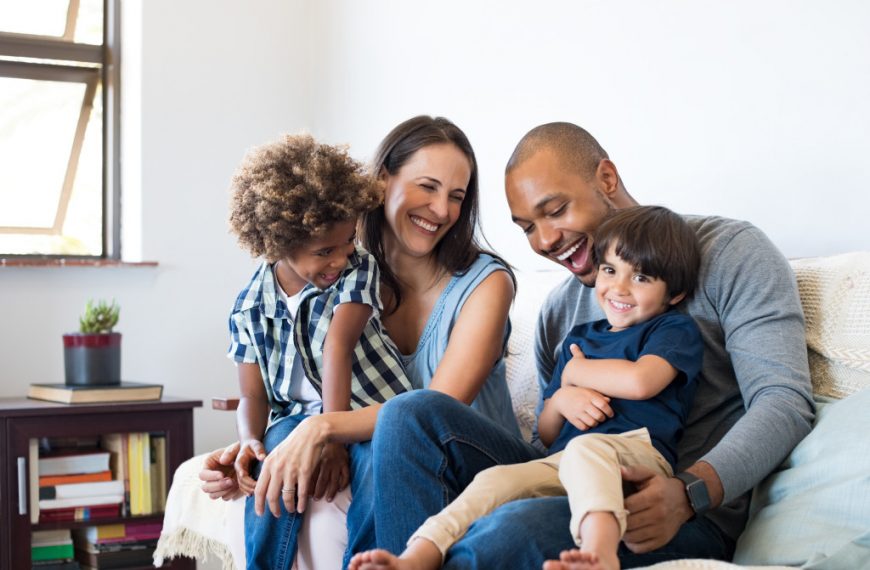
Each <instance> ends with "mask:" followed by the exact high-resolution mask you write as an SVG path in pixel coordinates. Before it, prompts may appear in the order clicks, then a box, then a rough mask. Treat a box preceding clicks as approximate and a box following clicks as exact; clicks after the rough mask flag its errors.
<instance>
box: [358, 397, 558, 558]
mask: <svg viewBox="0 0 870 570" xmlns="http://www.w3.org/2000/svg"><path fill="white" fill-rule="evenodd" d="M372 448H373V450H372V454H373V458H372V462H373V474H374V475H373V476H374V480H375V481H377V486H376V488H375V490H374V496H375V509H374V517H375V529H376V536H377V544H378V548H384V549H386V550H389V551H391V552H394V553H397V554H398V553H400V552H402V550H404V548H405V543H406V542H407V540H408V538H409V537H410V536H411V534H412V533H413V532H414V531H415V530H417V527H419V526H420V525H421V524H422V523H423V521H425V520H426V518H427V517H429V516H430V515H433V514H435V513H437V512H438V511H440V510H441V509H442V508H444V507H445V506H446V505H447V504H448V503H450V501H452V500H453V499H455V498H456V496H457V495H459V493H461V492H462V490H463V489H465V487H466V486H467V485H468V484H469V483H470V482H471V480H472V479H474V476H475V475H476V474H477V473H478V472H479V471H482V470H484V469H486V468H488V467H492V466H494V465H503V464H508V463H521V462H525V461H529V460H531V459H537V458H538V457H541V452H540V451H538V450H537V449H535V448H534V447H532V446H531V445H529V444H528V443H526V442H525V441H523V440H522V439H520V438H518V437H516V436H515V435H513V434H512V433H511V432H509V431H507V430H506V429H504V428H503V427H501V426H499V425H497V424H496V423H494V422H493V421H492V420H490V419H489V418H486V417H484V416H483V415H482V414H480V413H479V412H477V411H476V410H474V409H472V408H470V407H469V406H466V405H465V404H462V403H460V402H458V401H456V400H454V399H453V398H451V397H450V396H447V395H444V394H442V393H440V392H434V391H431V390H414V391H412V392H406V393H404V394H400V395H399V396H396V397H395V398H392V399H390V400H389V401H388V402H387V403H386V404H384V407H383V408H381V411H380V414H379V416H378V423H377V427H376V428H375V435H374V439H373V440H372ZM354 502H356V497H354ZM565 528H567V526H566V527H565Z"/></svg>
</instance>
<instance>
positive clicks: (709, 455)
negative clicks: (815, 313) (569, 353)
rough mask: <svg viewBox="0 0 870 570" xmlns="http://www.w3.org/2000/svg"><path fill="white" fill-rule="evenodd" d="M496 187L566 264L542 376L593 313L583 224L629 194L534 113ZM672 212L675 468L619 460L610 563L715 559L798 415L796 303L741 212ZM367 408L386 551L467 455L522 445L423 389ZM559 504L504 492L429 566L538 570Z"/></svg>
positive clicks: (786, 275)
mask: <svg viewBox="0 0 870 570" xmlns="http://www.w3.org/2000/svg"><path fill="white" fill-rule="evenodd" d="M505 189H506V193H507V199H508V204H509V206H510V210H511V215H512V218H513V221H514V222H515V223H516V224H517V225H518V226H519V227H520V228H521V229H522V230H523V232H524V233H525V234H526V236H527V238H528V240H529V245H530V246H531V247H532V248H533V249H534V250H535V251H536V252H537V253H539V254H540V255H542V256H544V257H546V258H548V259H551V260H553V261H554V262H556V263H559V264H560V265H563V266H564V267H566V269H568V271H570V272H571V274H572V278H569V279H568V280H566V281H565V282H564V283H562V284H561V285H560V286H558V287H557V288H556V289H555V290H554V291H553V292H552V293H551V295H550V297H549V298H548V300H547V302H546V304H545V306H544V307H543V309H542V311H541V315H540V319H539V323H538V330H537V337H536V358H537V364H538V379H539V382H540V383H541V384H542V387H543V386H544V385H545V384H546V383H547V382H549V380H550V377H551V373H552V370H553V367H554V365H555V362H556V351H557V349H558V347H559V345H560V343H561V341H562V339H563V338H564V337H565V335H566V334H567V333H568V331H569V330H570V328H571V327H572V326H574V325H575V324H577V323H582V322H587V321H591V320H596V319H600V318H602V317H603V314H602V313H601V312H600V309H599V308H598V307H597V304H596V303H595V297H594V292H593V290H592V289H590V287H592V285H593V284H594V281H595V276H596V271H597V267H596V265H595V263H594V261H593V259H592V254H591V251H592V242H593V239H594V232H595V229H596V228H597V227H598V225H599V224H600V223H601V221H602V220H603V218H604V217H605V216H606V215H607V213H608V212H609V211H610V210H612V209H614V208H624V207H628V206H633V205H636V202H635V200H634V199H633V198H632V197H631V196H630V195H629V194H628V192H627V191H626V189H625V186H624V185H623V183H622V180H621V179H620V177H619V173H618V171H617V169H616V166H615V165H614V163H613V162H612V161H611V160H610V159H609V157H608V156H607V154H606V152H605V151H604V150H603V149H602V148H601V146H600V145H599V144H598V142H597V141H596V140H595V139H594V138H593V137H592V136H591V135H590V134H589V133H587V132H586V131H585V130H583V129H581V128H580V127H578V126H576V125H572V124H569V123H550V124H546V125H541V126H539V127H537V128H535V129H533V130H532V131H530V132H529V133H528V134H527V135H526V136H525V137H523V139H522V140H521V141H520V143H519V144H518V145H517V148H516V150H515V151H514V153H513V155H512V156H511V158H510V160H509V161H508V165H507V169H506V176H505ZM687 221H688V222H689V224H690V225H691V226H692V227H693V228H694V229H695V231H696V232H697V235H698V238H699V240H700V243H701V252H702V253H701V255H702V265H701V277H700V285H699V288H698V291H696V293H695V296H694V298H693V300H692V301H691V302H689V303H687V304H686V306H685V307H684V310H685V311H686V312H688V313H689V314H690V315H691V316H692V317H694V318H695V320H696V322H697V324H698V326H699V327H700V329H701V334H702V337H703V340H704V365H703V369H702V372H701V376H700V379H699V386H698V391H697V395H696V397H695V401H694V404H693V407H692V413H691V414H690V417H689V421H688V425H687V429H686V432H685V434H684V436H683V439H682V440H681V442H680V445H679V449H678V453H679V461H678V469H677V476H676V477H672V478H666V477H664V476H662V475H653V474H652V473H651V472H649V471H646V470H645V469H643V468H640V467H635V468H628V469H625V470H624V471H623V478H624V479H625V481H626V482H627V483H630V484H632V485H634V486H635V488H636V489H637V492H636V493H634V494H633V495H631V496H629V497H627V499H626V502H625V507H626V509H627V510H628V511H629V513H630V515H629V518H628V525H627V532H626V534H625V536H624V539H623V546H622V547H621V548H620V561H621V564H622V565H623V566H624V567H631V566H639V565H647V564H652V563H655V562H659V561H662V560H668V559H673V558H687V557H703V558H719V559H730V557H731V555H732V554H733V550H734V544H735V541H736V539H737V537H738V535H739V533H740V531H741V530H742V529H743V526H744V525H745V522H746V513H747V509H748V503H749V494H748V492H749V491H750V490H751V489H752V487H753V486H755V485H756V484H757V483H758V482H759V481H760V480H761V479H762V478H763V477H764V476H765V475H766V474H767V473H769V472H770V471H771V470H772V469H774V468H775V467H776V466H777V465H778V464H779V463H780V462H781V461H782V460H783V459H784V458H785V456H786V455H787V454H788V453H789V451H791V449H792V448H793V447H794V445H796V444H797V442H799V441H800V440H801V439H802V438H803V437H804V436H805V435H806V434H807V433H808V432H809V430H810V428H811V426H812V420H813V414H814V408H813V403H812V393H811V392H812V391H811V386H810V381H809V372H808V368H807V359H806V346H805V337H804V322H803V315H802V312H801V307H800V302H799V299H798V293H797V286H796V284H795V281H794V278H793V276H792V273H791V270H790V268H789V266H788V263H787V261H786V260H785V259H784V258H783V256H782V255H781V254H780V253H779V252H778V251H777V250H776V248H775V247H774V246H773V245H772V244H771V242H770V241H769V240H768V239H767V238H766V237H765V236H764V234H763V233H762V232H761V231H759V230H758V229H757V228H755V227H753V226H752V225H751V224H748V223H745V222H739V221H735V220H728V219H724V218H716V217H696V216H690V217H687ZM381 415H382V417H381V418H380V421H379V424H378V432H377V433H376V434H375V441H374V447H375V461H374V466H375V470H376V472H377V470H379V469H383V470H385V471H384V476H383V477H380V478H378V480H379V481H384V482H386V483H385V484H384V485H381V488H379V489H378V491H377V501H378V502H377V505H378V509H376V512H377V513H378V514H377V515H376V517H377V533H378V543H379V546H380V547H382V548H386V549H388V550H392V551H394V552H401V550H402V547H403V546H404V542H403V541H404V540H406V539H407V537H408V536H410V534H411V532H412V531H413V530H414V529H415V528H416V525H418V524H419V523H422V522H423V520H424V519H425V518H426V517H427V516H429V515H432V514H434V513H435V512H437V511H438V510H439V509H440V508H442V507H443V506H444V505H445V504H446V502H449V501H450V500H452V499H453V498H454V497H455V496H456V494H457V493H458V492H460V491H461V490H462V488H464V486H465V485H467V484H468V482H470V480H471V479H472V478H473V477H474V475H475V474H476V473H478V472H479V471H481V470H482V469H483V468H486V467H489V466H491V465H494V464H498V463H513V462H518V461H527V460H528V459H529V458H531V457H533V456H535V455H536V452H535V451H533V450H530V449H529V448H528V447H523V446H522V445H520V444H518V443H517V442H516V441H514V440H513V438H511V437H510V436H509V435H507V432H505V431H504V430H501V429H500V428H499V427H498V426H495V425H493V424H491V423H490V422H487V421H486V420H485V419H484V418H482V417H479V415H476V414H475V413H474V412H473V411H472V410H469V409H463V407H462V406H461V405H452V404H451V403H450V402H446V401H444V399H442V398H438V397H437V396H436V395H433V394H431V393H426V392H420V393H411V394H407V395H403V396H401V397H398V398H396V399H394V400H392V401H391V402H389V403H388V404H387V405H386V406H385V407H384V408H383V410H382V411H381ZM603 419H604V416H603V414H602V413H601V411H600V410H596V409H595V408H592V409H591V410H586V411H583V410H578V417H577V418H576V422H577V423H576V424H575V425H577V426H578V427H580V425H582V424H584V423H585V424H587V425H590V424H594V423H596V422H597V421H600V420H603ZM572 423H574V422H572ZM382 427H383V428H384V429H383V430H382V429H381V428H382ZM388 449H392V450H393V455H394V457H393V458H389V457H388V456H387V453H388V451H387V450H388ZM395 450H403V451H402V452H401V453H396V451H395ZM388 473H389V476H387V474H388ZM388 505H389V507H390V508H389V509H387V508H386V507H387V506H388ZM381 511H383V512H381ZM387 511H389V513H388V512H387ZM397 511H398V512H400V513H402V514H401V515H400V516H396V515H395V513H396V512H397ZM569 517H570V511H569V508H568V501H567V499H566V498H564V497H554V498H538V499H526V500H522V501H516V502H514V503H511V504H508V505H505V506H503V507H501V508H499V509H498V510H496V511H495V512H493V513H492V514H491V515H490V516H489V517H486V518H484V519H481V520H480V521H478V522H477V523H476V524H475V525H474V526H472V527H471V529H470V530H469V532H468V533H467V534H466V536H465V537H464V538H463V539H462V540H460V541H459V542H458V543H457V544H456V545H455V546H454V547H453V548H452V549H451V550H450V551H449V552H448V554H447V557H446V559H445V568H454V567H455V568H495V567H498V566H505V565H510V567H515V568H535V567H537V568H540V567H541V564H542V563H543V561H544V560H547V559H555V558H558V556H559V553H560V552H561V551H563V550H567V549H570V548H572V546H573V542H572V540H571V535H570V533H569V532H568V523H569ZM412 524H413V525H414V526H410V525H412ZM409 527H410V528H409ZM549 567H553V568H558V567H561V564H560V563H558V562H557V563H550V564H549V565H548V568H549ZM565 567H568V566H567V565H566V566H565Z"/></svg>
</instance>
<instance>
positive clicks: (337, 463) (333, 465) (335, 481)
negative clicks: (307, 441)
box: [313, 443, 350, 502]
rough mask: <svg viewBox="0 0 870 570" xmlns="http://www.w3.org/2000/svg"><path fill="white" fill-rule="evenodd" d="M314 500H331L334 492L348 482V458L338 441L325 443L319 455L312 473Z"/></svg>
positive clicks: (341, 488) (342, 488)
mask: <svg viewBox="0 0 870 570" xmlns="http://www.w3.org/2000/svg"><path fill="white" fill-rule="evenodd" d="M313 479H314V486H313V487H314V495H313V497H314V500H319V499H322V498H324V497H325V498H326V500H327V501H330V502H331V501H332V499H334V498H335V495H336V493H338V492H339V491H342V490H344V488H345V487H347V485H348V483H350V458H349V457H348V455H347V448H346V447H345V446H344V445H342V444H340V443H327V444H326V445H325V446H323V453H321V455H320V465H319V466H318V468H317V470H316V471H315V473H314V477H313Z"/></svg>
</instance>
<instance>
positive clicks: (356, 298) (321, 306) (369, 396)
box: [227, 247, 413, 419]
mask: <svg viewBox="0 0 870 570" xmlns="http://www.w3.org/2000/svg"><path fill="white" fill-rule="evenodd" d="M278 287H279V285H278V282H277V279H276V278H275V274H274V272H273V268H272V266H271V265H270V264H269V263H267V262H263V264H262V265H260V267H259V269H257V272H256V273H254V276H253V278H252V279H251V281H250V283H248V285H247V287H245V289H244V290H242V292H241V293H240V294H239V296H238V298H237V299H236V303H235V305H234V307H233V311H232V313H231V314H230V319H229V326H230V336H231V343H230V348H229V351H228V352H227V356H228V357H229V358H231V359H233V360H234V361H236V362H243V363H252V364H253V363H256V364H258V365H259V367H260V374H261V375H262V377H263V380H264V384H265V386H266V392H267V394H268V397H269V403H270V405H271V408H272V417H273V419H274V418H275V417H276V416H277V415H278V414H281V413H282V412H284V410H285V409H286V408H287V406H292V408H293V409H291V410H289V414H297V413H299V412H301V411H302V405H301V404H300V403H299V402H296V401H294V400H293V399H292V398H290V396H289V395H288V394H289V389H290V376H291V370H290V367H288V366H285V362H287V361H290V362H292V359H287V358H285V356H286V355H287V352H288V351H294V352H296V351H298V355H299V356H301V357H302V365H303V369H304V371H305V375H306V376H307V377H308V379H309V380H310V381H311V383H312V384H313V385H314V387H315V388H316V389H317V391H318V392H319V393H322V378H321V375H320V371H321V370H322V368H323V341H324V339H325V338H326V333H327V331H328V330H329V325H330V323H331V322H332V315H333V314H334V312H335V309H336V308H337V307H338V306H339V305H340V304H342V303H362V304H364V305H369V306H371V307H372V316H371V317H370V318H369V320H368V323H366V326H365V328H364V330H363V334H362V336H361V337H360V339H359V342H357V344H356V346H355V347H354V350H353V355H352V358H351V402H350V406H351V409H357V408H362V407H365V406H368V405H370V404H373V403H376V402H377V403H381V402H385V401H386V400H388V399H390V398H391V397H393V396H395V395H397V394H400V393H402V392H406V391H408V390H411V389H412V388H413V387H412V386H411V382H410V380H408V377H407V376H406V374H405V370H404V368H403V366H402V359H401V356H400V355H399V351H398V349H397V348H396V346H395V344H393V342H392V341H391V340H390V339H389V337H388V336H387V335H386V332H384V330H383V326H382V325H381V319H380V314H381V310H382V305H381V302H380V279H379V272H378V266H377V262H376V261H375V258H374V257H373V256H372V255H371V254H370V253H369V252H367V251H366V250H365V249H363V248H361V247H357V248H356V250H355V251H354V253H353V254H351V256H350V257H349V258H348V264H347V266H345V268H344V271H343V272H342V274H341V276H340V277H339V278H338V280H337V281H336V282H335V283H333V284H332V285H331V286H330V287H328V288H326V289H318V288H317V287H316V286H314V285H312V284H310V283H309V284H307V285H306V286H305V287H304V288H303V289H302V291H301V294H300V298H301V300H300V303H299V308H298V310H297V313H296V319H293V318H292V317H291V316H290V312H289V311H288V309H287V306H286V304H285V303H284V301H283V300H282V299H281V296H280V294H279V293H278ZM291 339H292V341H291ZM286 413H287V412H285V414H286Z"/></svg>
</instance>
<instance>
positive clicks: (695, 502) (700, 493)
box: [677, 472, 710, 515]
mask: <svg viewBox="0 0 870 570" xmlns="http://www.w3.org/2000/svg"><path fill="white" fill-rule="evenodd" d="M677 478H678V479H679V480H680V481H682V482H683V484H684V485H685V486H686V495H687V496H688V498H689V504H690V505H691V507H692V510H693V511H695V514H696V515H703V514H704V513H706V512H707V511H708V510H710V494H709V493H708V492H707V484H706V483H704V480H703V479H701V478H700V477H696V476H695V475H692V474H691V473H687V472H683V473H678V474H677Z"/></svg>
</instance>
